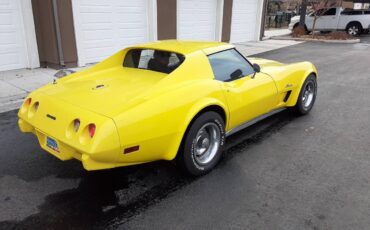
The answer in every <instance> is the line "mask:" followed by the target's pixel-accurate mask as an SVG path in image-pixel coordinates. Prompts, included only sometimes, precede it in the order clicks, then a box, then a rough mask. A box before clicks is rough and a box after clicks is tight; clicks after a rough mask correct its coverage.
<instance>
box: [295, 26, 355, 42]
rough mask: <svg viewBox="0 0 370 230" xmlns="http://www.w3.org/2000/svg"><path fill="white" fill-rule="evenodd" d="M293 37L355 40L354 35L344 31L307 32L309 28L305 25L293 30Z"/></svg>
mask: <svg viewBox="0 0 370 230" xmlns="http://www.w3.org/2000/svg"><path fill="white" fill-rule="evenodd" d="M292 37H293V38H308V39H317V40H355V39H356V38H355V37H353V36H352V35H349V34H347V33H346V32H344V31H333V32H329V33H320V32H316V33H314V34H307V30H306V29H305V27H303V26H297V27H296V28H294V29H293V31H292Z"/></svg>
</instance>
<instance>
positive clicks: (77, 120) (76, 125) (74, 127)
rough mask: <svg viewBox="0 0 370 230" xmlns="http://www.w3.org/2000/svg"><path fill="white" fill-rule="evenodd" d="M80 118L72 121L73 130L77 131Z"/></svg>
mask: <svg viewBox="0 0 370 230" xmlns="http://www.w3.org/2000/svg"><path fill="white" fill-rule="evenodd" d="M80 124H81V122H80V119H75V120H74V121H73V130H74V131H75V132H76V133H77V131H78V129H79V128H80Z"/></svg>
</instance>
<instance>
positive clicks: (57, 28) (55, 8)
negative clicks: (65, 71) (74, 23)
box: [52, 0, 65, 68]
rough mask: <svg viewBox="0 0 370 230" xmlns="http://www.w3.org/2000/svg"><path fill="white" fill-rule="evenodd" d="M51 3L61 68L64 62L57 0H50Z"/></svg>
mask: <svg viewBox="0 0 370 230" xmlns="http://www.w3.org/2000/svg"><path fill="white" fill-rule="evenodd" d="M52 4H53V13H54V25H55V34H56V38H57V49H58V56H59V64H60V65H61V66H62V68H63V67H65V63H64V55H63V47H62V37H61V33H60V25H59V17H58V4H57V0H52Z"/></svg>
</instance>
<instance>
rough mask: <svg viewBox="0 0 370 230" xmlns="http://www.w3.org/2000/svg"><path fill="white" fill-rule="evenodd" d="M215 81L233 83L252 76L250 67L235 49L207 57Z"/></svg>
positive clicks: (252, 70) (252, 71)
mask: <svg viewBox="0 0 370 230" xmlns="http://www.w3.org/2000/svg"><path fill="white" fill-rule="evenodd" d="M208 59H209V62H210V64H211V67H212V70H213V74H214V76H215V79H216V80H219V81H226V82H227V81H233V80H237V79H239V78H242V77H245V76H248V75H251V74H253V73H254V72H255V71H254V69H253V67H252V65H251V64H250V63H249V62H248V61H247V60H246V59H245V58H244V57H243V56H242V55H241V54H240V53H239V52H238V51H236V50H235V49H230V50H226V51H222V52H218V53H215V54H211V55H209V56H208Z"/></svg>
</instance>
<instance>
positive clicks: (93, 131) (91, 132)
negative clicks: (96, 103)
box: [89, 124, 96, 138]
mask: <svg viewBox="0 0 370 230" xmlns="http://www.w3.org/2000/svg"><path fill="white" fill-rule="evenodd" d="M95 130H96V126H95V124H89V135H90V137H91V138H93V137H94V135H95Z"/></svg>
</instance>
